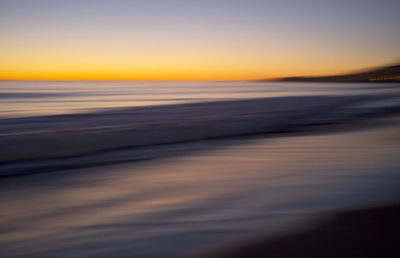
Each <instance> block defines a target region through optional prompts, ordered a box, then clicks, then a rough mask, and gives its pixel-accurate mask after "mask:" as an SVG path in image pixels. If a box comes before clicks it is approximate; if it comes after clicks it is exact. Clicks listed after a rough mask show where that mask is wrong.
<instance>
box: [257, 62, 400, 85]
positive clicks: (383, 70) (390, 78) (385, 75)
mask: <svg viewBox="0 0 400 258" xmlns="http://www.w3.org/2000/svg"><path fill="white" fill-rule="evenodd" d="M260 81H271V80H266V79H265V80H260ZM272 81H285V82H400V63H399V64H395V65H390V66H385V67H380V68H375V69H370V70H367V71H363V72H355V73H349V74H342V75H333V76H300V77H283V78H277V79H274V80H272Z"/></svg>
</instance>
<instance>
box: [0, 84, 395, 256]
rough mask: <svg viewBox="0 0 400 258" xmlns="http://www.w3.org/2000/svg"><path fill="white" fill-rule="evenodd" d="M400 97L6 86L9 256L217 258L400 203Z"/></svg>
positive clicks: (314, 87) (0, 111) (330, 89)
mask: <svg viewBox="0 0 400 258" xmlns="http://www.w3.org/2000/svg"><path fill="white" fill-rule="evenodd" d="M399 129H400V84H398V83H319V82H314V83H296V82H129V81H124V82H114V81H113V82H86V81H85V82H78V81H74V82H72V81H68V82H59V81H57V82H49V81H46V82H39V81H35V82H31V81H18V82H17V81H1V82H0V203H1V205H0V218H1V219H0V254H1V255H0V256H1V257H163V258H164V257H166V258H168V257H210V256H211V255H213V254H215V253H218V252H220V251H221V250H225V249H229V248H232V247H235V246H240V245H243V244H244V243H247V242H251V240H252V239H257V238H258V237H273V236H276V235H280V234H282V233H284V232H293V231H296V230H301V229H303V228H308V227H309V226H312V225H315V224H317V223H319V222H320V221H321V220H322V219H323V218H325V217H326V216H329V215H330V214H332V213H335V212H338V211H342V210H348V209H358V208H363V207H369V206H374V205H381V204H386V203H394V202H397V201H398V199H399V190H398V189H400V188H399V182H400V174H399V171H400V161H399V157H400V130H399Z"/></svg>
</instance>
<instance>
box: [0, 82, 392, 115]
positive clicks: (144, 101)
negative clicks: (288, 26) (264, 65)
mask: <svg viewBox="0 0 400 258" xmlns="http://www.w3.org/2000/svg"><path fill="white" fill-rule="evenodd" d="M398 89H399V87H393V84H381V83H370V84H365V83H364V84H363V83H360V84H358V83H352V84H345V83H341V84H337V83H283V82H282V83H277V82H265V83H261V82H17V81H0V117H23V116H38V115H49V114H65V113H80V112H87V111H91V110H95V109H104V108H113V107H128V106H151V105H165V104H177V103H188V102H204V101H216V100H227V99H246V98H262V97H282V96H306V95H307V96H310V95H343V94H346V95H351V94H378V93H382V92H385V93H390V92H391V91H394V92H398Z"/></svg>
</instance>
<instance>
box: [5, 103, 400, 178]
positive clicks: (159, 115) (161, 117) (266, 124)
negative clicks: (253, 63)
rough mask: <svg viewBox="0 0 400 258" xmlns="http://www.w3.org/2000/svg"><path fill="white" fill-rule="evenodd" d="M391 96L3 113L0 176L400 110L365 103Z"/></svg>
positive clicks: (148, 154)
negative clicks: (63, 112)
mask: <svg viewBox="0 0 400 258" xmlns="http://www.w3.org/2000/svg"><path fill="white" fill-rule="evenodd" d="M387 98H388V97H387V96H385V97H383V96H301V97H278V98H260V99H246V100H231V101H218V102H203V103H188V104H176V105H164V106H162V105H161V106H149V107H132V108H113V109H105V110H101V111H96V112H90V113H81V114H66V115H55V116H42V117H25V118H6V119H1V120H0V146H1V147H0V171H1V172H0V176H10V175H17V174H26V173H32V172H43V171H52V170H57V169H61V168H64V169H65V168H76V167H81V166H85V165H93V164H104V163H113V162H120V161H124V160H138V159H147V158H152V157H154V156H157V155H159V154H160V153H165V152H170V151H176V152H179V151H182V148H183V149H185V148H186V147H182V146H181V145H179V144H182V143H188V142H194V141H200V140H205V139H219V138H229V137H238V136H245V135H256V134H266V133H274V132H287V131H296V130H300V129H301V128H304V127H306V126H310V125H316V124H328V123H333V124H337V123H342V122H343V121H345V120H351V119H354V118H355V117H363V116H364V117H371V116H372V115H373V114H387V113H390V112H389V111H391V112H400V108H399V107H398V106H396V107H393V106H391V107H389V109H390V110H389V109H388V108H387V107H383V108H382V107H380V108H377V107H376V105H375V106H374V107H371V105H370V106H369V105H365V103H372V102H373V101H375V102H376V101H381V102H382V101H385V100H386V99H387ZM362 103H364V106H363V107H362V108H361V104H362ZM357 105H358V107H357ZM165 146H167V147H165ZM171 146H172V147H171ZM121 150H122V151H121ZM127 150H128V151H127Z"/></svg>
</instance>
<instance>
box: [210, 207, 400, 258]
mask: <svg viewBox="0 0 400 258" xmlns="http://www.w3.org/2000/svg"><path fill="white" fill-rule="evenodd" d="M326 217H327V216H325V218H326ZM330 217H332V218H330V219H325V220H326V221H325V222H322V223H319V225H310V229H309V230H305V231H301V232H294V233H289V234H284V235H281V236H277V237H272V238H271V237H270V238H267V239H262V238H260V239H257V240H253V242H252V243H251V242H250V241H248V243H246V244H244V243H240V244H238V246H236V247H233V248H231V249H229V248H227V249H226V250H224V251H220V254H216V255H210V254H209V255H207V256H206V257H215V258H216V257H218V258H242V257H252V258H261V257H274V258H294V257H298V258H303V257H304V258H306V257H307V258H312V257H325V258H344V257H349V258H350V257H351V258H365V257H381V258H389V257H400V238H399V232H400V220H399V218H400V204H393V205H388V206H380V207H375V208H369V209H361V210H354V211H347V212H342V213H339V214H331V215H330ZM321 220H322V218H321Z"/></svg>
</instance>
